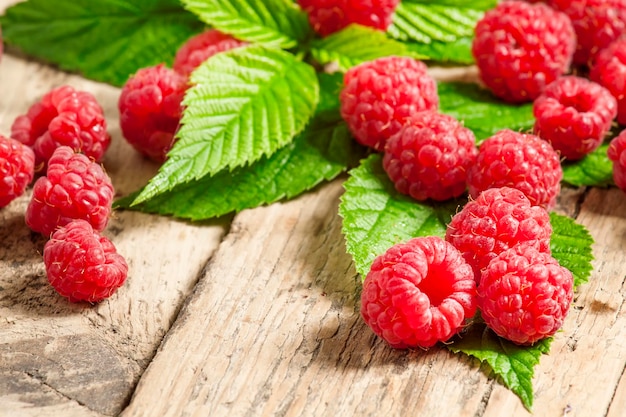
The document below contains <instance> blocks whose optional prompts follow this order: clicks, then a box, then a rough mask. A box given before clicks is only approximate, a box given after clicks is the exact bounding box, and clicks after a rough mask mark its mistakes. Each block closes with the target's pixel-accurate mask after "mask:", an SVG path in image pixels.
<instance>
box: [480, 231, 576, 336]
mask: <svg viewBox="0 0 626 417" xmlns="http://www.w3.org/2000/svg"><path fill="white" fill-rule="evenodd" d="M573 286H574V279H573V277H572V273H571V272H570V271H569V270H567V268H564V267H562V266H561V265H559V263H558V261H557V260H556V259H554V258H553V257H552V256H551V255H550V254H548V253H545V252H541V251H539V250H537V248H536V247H535V246H533V245H532V244H523V243H522V244H519V245H516V246H514V247H512V248H510V249H508V250H506V251H504V252H502V253H501V254H499V255H498V256H497V257H495V258H494V259H493V260H492V261H491V262H490V263H489V265H488V266H487V268H485V270H483V272H482V275H481V278H480V284H479V285H478V306H479V308H480V311H481V315H482V318H483V319H484V320H485V323H486V324H487V326H489V327H490V328H491V329H492V330H493V331H494V332H495V333H496V334H498V335H499V336H501V337H504V338H505V339H508V340H510V341H512V342H514V343H517V344H520V345H531V344H533V343H535V342H537V341H538V340H541V339H543V338H546V337H548V336H552V335H554V333H556V331H557V330H559V329H560V328H561V326H562V325H563V321H564V319H565V317H566V316H567V313H568V311H569V308H570V305H571V303H572V298H573V296H574V292H573Z"/></svg>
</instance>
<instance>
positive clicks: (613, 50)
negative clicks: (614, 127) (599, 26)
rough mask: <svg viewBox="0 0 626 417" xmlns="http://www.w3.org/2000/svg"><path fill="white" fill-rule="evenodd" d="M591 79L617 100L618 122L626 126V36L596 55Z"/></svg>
mask: <svg viewBox="0 0 626 417" xmlns="http://www.w3.org/2000/svg"><path fill="white" fill-rule="evenodd" d="M589 78H591V79H592V80H593V81H595V82H597V83H598V84H600V85H602V86H604V87H605V88H606V89H608V90H609V91H610V92H611V94H613V97H615V98H616V99H617V121H618V122H619V123H620V124H623V125H626V36H624V37H622V38H620V39H618V40H616V41H615V42H613V43H611V44H610V45H609V46H608V47H607V48H605V49H604V50H602V51H600V52H599V53H598V54H597V55H596V59H595V61H594V64H593V66H592V67H591V72H590V73H589Z"/></svg>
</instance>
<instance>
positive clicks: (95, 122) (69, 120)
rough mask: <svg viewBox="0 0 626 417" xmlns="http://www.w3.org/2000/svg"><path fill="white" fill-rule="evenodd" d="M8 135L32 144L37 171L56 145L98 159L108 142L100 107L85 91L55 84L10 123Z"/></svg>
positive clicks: (108, 138)
mask: <svg viewBox="0 0 626 417" xmlns="http://www.w3.org/2000/svg"><path fill="white" fill-rule="evenodd" d="M11 137H12V138H14V139H17V140H19V141H20V142H22V143H23V144H25V145H28V146H30V147H32V148H33V151H34V152H35V160H36V166H35V170H36V171H37V172H40V171H45V167H46V163H47V161H48V160H49V159H50V157H51V156H52V154H53V153H54V151H55V150H56V149H57V148H58V147H60V146H69V147H70V148H72V149H73V150H74V151H76V152H81V153H83V154H85V155H87V156H88V157H89V158H92V159H93V160H95V161H100V160H101V159H102V157H103V156H104V153H105V152H106V150H107V149H108V147H109V145H110V143H111V137H110V136H109V134H108V132H107V125H106V120H105V118H104V113H103V110H102V107H101V106H100V104H99V103H98V101H97V100H96V98H95V97H94V96H93V95H92V94H91V93H89V92H86V91H77V90H75V89H74V88H73V87H71V86H69V85H63V86H60V87H57V88H55V89H53V90H51V91H50V92H48V93H47V94H45V95H44V96H43V97H42V98H41V100H40V101H39V102H37V103H35V104H33V105H32V106H31V107H30V108H29V109H28V112H27V113H26V114H25V115H22V116H19V117H17V118H16V119H15V121H14V122H13V125H12V126H11Z"/></svg>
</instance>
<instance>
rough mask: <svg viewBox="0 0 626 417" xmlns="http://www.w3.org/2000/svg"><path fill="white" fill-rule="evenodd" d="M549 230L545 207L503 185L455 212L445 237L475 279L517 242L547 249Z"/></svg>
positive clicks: (482, 194) (484, 193) (487, 191)
mask: <svg viewBox="0 0 626 417" xmlns="http://www.w3.org/2000/svg"><path fill="white" fill-rule="evenodd" d="M551 234H552V226H551V224H550V216H549V214H548V212H547V211H546V210H545V209H543V208H541V207H538V206H532V205H531V204H530V201H529V200H528V198H526V196H525V195H524V193H522V192H521V191H519V190H516V189H514V188H510V187H502V188H490V189H488V190H485V191H483V192H482V193H481V194H480V195H479V196H478V198H476V199H475V200H470V201H469V202H468V203H467V204H466V205H465V206H464V207H463V208H462V209H461V211H459V212H458V213H457V214H455V215H454V216H453V217H452V220H451V221H450V223H449V224H448V228H447V230H446V241H448V242H450V243H451V244H452V245H453V246H454V247H455V248H457V249H458V250H459V251H460V252H461V253H462V254H463V257H464V258H465V260H466V261H467V263H469V264H470V265H471V266H472V268H473V269H474V273H475V276H476V281H478V279H479V278H480V273H481V271H482V270H483V269H484V268H485V267H486V266H487V265H488V264H489V262H490V261H491V260H492V259H493V258H495V257H496V256H497V255H499V254H500V253H502V252H504V251H505V250H507V249H509V248H511V247H513V246H515V245H517V244H518V243H520V242H534V243H535V244H536V245H537V247H538V248H539V250H541V251H542V252H547V253H549V252H550V235H551Z"/></svg>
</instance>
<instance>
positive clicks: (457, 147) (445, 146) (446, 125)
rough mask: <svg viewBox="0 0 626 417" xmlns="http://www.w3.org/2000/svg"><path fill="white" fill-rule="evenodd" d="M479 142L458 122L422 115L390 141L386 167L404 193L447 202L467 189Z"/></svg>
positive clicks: (448, 118)
mask: <svg viewBox="0 0 626 417" xmlns="http://www.w3.org/2000/svg"><path fill="white" fill-rule="evenodd" d="M475 142H476V139H475V137H474V134H473V133H472V131H471V130H469V129H468V128H466V127H464V126H463V125H462V124H461V123H460V122H459V121H458V120H456V119H455V118H453V117H451V116H448V115H444V114H441V113H437V112H433V111H425V112H419V113H416V114H415V115H414V116H413V117H411V118H410V119H409V120H408V121H407V122H406V123H405V124H404V126H403V127H402V129H401V130H400V132H398V133H397V134H396V135H394V136H392V137H391V138H390V139H389V140H388V141H387V144H386V146H385V155H384V157H383V167H384V169H385V171H386V172H387V174H388V175H389V178H390V179H391V181H393V183H394V185H395V188H396V190H398V191H399V192H400V193H402V194H407V195H410V196H411V197H413V198H415V199H416V200H418V201H424V200H428V199H432V200H435V201H445V200H448V199H451V198H454V197H458V196H460V195H462V194H463V193H464V192H465V190H466V189H467V169H468V168H469V167H470V166H471V165H472V164H473V163H474V161H475V160H476V155H477V154H478V148H477V147H476V144H475Z"/></svg>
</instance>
